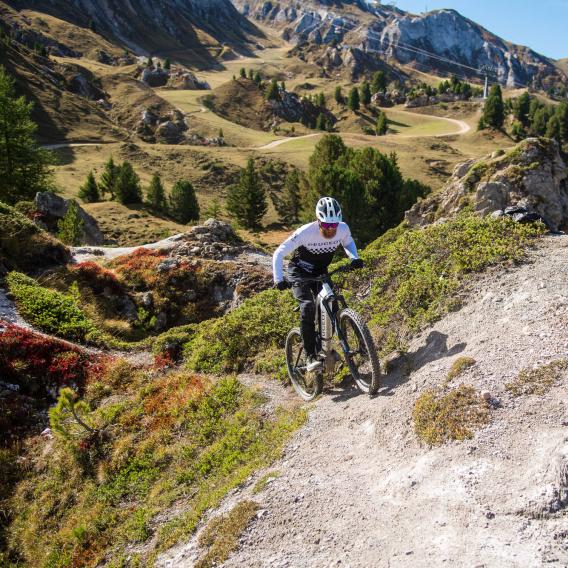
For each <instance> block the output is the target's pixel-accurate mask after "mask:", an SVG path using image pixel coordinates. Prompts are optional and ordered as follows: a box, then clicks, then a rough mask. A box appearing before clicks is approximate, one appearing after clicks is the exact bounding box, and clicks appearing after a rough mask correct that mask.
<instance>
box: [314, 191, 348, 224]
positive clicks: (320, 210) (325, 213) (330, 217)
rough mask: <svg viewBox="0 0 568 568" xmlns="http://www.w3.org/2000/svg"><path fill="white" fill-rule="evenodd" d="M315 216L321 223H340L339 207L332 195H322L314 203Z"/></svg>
mask: <svg viewBox="0 0 568 568" xmlns="http://www.w3.org/2000/svg"><path fill="white" fill-rule="evenodd" d="M316 217H317V218H318V219H319V220H320V221H321V222H322V223H340V222H341V218H342V217H341V207H340V206H339V203H337V200H335V199H333V197H322V198H321V199H320V200H319V201H318V204H317V205H316Z"/></svg>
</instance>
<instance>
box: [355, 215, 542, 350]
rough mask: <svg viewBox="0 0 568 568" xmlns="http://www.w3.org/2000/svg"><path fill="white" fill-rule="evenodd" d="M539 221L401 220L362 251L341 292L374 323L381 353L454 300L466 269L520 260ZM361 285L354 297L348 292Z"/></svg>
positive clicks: (537, 232) (455, 302)
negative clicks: (360, 266) (418, 224)
mask: <svg viewBox="0 0 568 568" xmlns="http://www.w3.org/2000/svg"><path fill="white" fill-rule="evenodd" d="M543 232H544V227H543V226H542V225H541V224H531V225H529V224H527V225H523V224H519V223H515V222H514V221H511V220H509V219H491V218H487V217H486V218H483V219H482V218H480V217H476V216H474V215H462V216H460V217H458V218H457V219H455V220H452V221H449V222H447V223H442V224H439V225H430V226H428V227H426V228H424V229H407V228H405V227H404V226H403V225H401V226H399V227H397V228H396V229H393V230H391V231H388V232H387V233H385V234H384V235H383V236H381V237H379V239H377V240H376V241H374V242H373V243H371V244H370V245H369V246H368V247H367V248H366V249H365V250H364V251H363V253H362V257H363V259H364V260H365V261H366V268H365V270H363V271H359V272H358V273H357V275H356V276H351V277H350V276H348V277H347V278H346V282H347V292H348V294H347V296H348V298H349V299H350V300H352V301H353V302H354V303H355V304H356V307H358V308H359V309H361V310H362V311H364V312H366V313H367V314H368V315H369V316H370V318H371V320H372V323H373V324H374V325H376V326H379V328H380V332H379V340H380V341H379V346H380V348H381V352H382V354H387V353H388V352H389V351H390V350H392V349H393V348H395V347H396V346H397V345H398V346H399V347H400V344H401V343H403V342H404V338H405V337H408V336H409V334H410V333H412V332H414V331H416V330H418V329H421V328H423V327H424V326H425V325H428V324H430V323H432V322H434V321H435V320H437V319H438V318H440V317H441V316H442V315H443V314H445V313H446V312H448V311H449V310H451V309H454V308H456V307H457V306H458V305H459V300H458V297H457V291H458V289H459V287H460V286H461V283H462V281H463V280H464V279H465V278H467V277H468V275H469V274H471V273H474V272H479V271H481V270H483V269H485V268H486V267H488V266H490V265H493V264H497V263H504V262H509V263H510V262H516V261H519V260H521V259H522V258H523V257H524V255H525V251H526V248H527V247H528V246H530V244H531V242H532V240H533V239H534V238H535V237H536V236H539V235H541V234H542V233H543ZM362 289H365V291H366V292H367V293H366V298H365V299H364V300H363V301H357V296H356V294H354V292H355V293H356V292H358V291H360V290H362Z"/></svg>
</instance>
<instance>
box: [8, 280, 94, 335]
mask: <svg viewBox="0 0 568 568" xmlns="http://www.w3.org/2000/svg"><path fill="white" fill-rule="evenodd" d="M6 282H7V284H8V288H9V290H10V292H11V293H12V294H13V296H14V298H15V300H16V304H17V306H18V310H19V312H20V314H21V315H22V317H23V318H24V319H25V320H26V321H27V322H28V323H30V324H31V325H33V326H34V327H36V328H37V329H40V330H41V331H44V332H46V333H50V334H53V335H56V336H57V337H62V338H64V339H69V340H72V341H81V342H84V341H87V340H93V339H95V338H96V337H97V335H98V332H97V329H96V327H95V325H94V324H93V322H91V321H90V320H89V319H88V318H87V316H85V314H84V313H83V311H82V310H81V309H80V308H79V307H78V306H77V304H76V303H75V300H74V299H73V298H72V297H71V296H69V295H67V294H62V293H61V292H57V291H55V290H50V289H48V288H44V287H42V286H40V284H39V283H38V282H37V281H36V280H34V279H33V278H30V277H29V276H26V275H25V274H21V273H20V272H10V273H9V274H8V276H7V277H6Z"/></svg>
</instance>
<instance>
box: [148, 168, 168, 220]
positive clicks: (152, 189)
mask: <svg viewBox="0 0 568 568" xmlns="http://www.w3.org/2000/svg"><path fill="white" fill-rule="evenodd" d="M146 199H147V201H148V205H149V206H150V207H151V208H152V209H154V210H155V211H158V212H160V213H164V212H165V211H166V208H167V207H166V205H167V204H166V192H165V190H164V186H163V185H162V178H161V177H160V176H159V174H154V175H153V176H152V180H151V181H150V185H149V186H148V191H147V193H146Z"/></svg>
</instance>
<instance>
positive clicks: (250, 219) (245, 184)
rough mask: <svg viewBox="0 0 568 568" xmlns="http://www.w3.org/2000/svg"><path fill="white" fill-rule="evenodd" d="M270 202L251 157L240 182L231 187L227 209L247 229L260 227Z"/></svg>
mask: <svg viewBox="0 0 568 568" xmlns="http://www.w3.org/2000/svg"><path fill="white" fill-rule="evenodd" d="M267 208H268V203H267V200H266V191H265V190H264V187H263V186H262V183H261V180H260V177H259V175H258V173H257V172H256V170H255V167H254V161H253V159H252V158H249V160H248V162H247V165H246V167H245V168H244V169H243V170H241V175H240V179H239V182H238V184H236V185H234V186H232V187H231V188H229V192H228V195H227V211H228V212H229V213H230V214H231V215H232V216H233V217H235V218H236V219H237V221H238V222H239V223H240V224H241V225H242V226H243V227H245V228H246V229H253V230H255V229H259V228H260V226H261V221H262V218H263V217H264V215H265V214H266V210H267Z"/></svg>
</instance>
